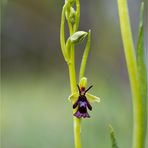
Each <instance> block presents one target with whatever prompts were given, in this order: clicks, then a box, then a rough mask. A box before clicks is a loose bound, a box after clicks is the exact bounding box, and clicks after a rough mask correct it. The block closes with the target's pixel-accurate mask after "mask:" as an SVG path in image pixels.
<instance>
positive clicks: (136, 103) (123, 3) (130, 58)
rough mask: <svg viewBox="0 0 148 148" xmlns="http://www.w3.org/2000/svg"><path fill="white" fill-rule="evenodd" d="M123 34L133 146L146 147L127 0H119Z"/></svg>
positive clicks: (136, 147)
mask: <svg viewBox="0 0 148 148" xmlns="http://www.w3.org/2000/svg"><path fill="white" fill-rule="evenodd" d="M118 9H119V18H120V26H121V34H122V40H123V45H124V52H125V57H126V62H127V67H128V74H129V79H130V85H131V91H132V97H133V118H134V120H133V148H144V141H145V136H144V112H143V108H142V97H141V95H140V90H139V82H138V73H137V66H136V57H135V53H134V45H133V39H132V33H131V28H130V21H129V14H128V5H127V0H118Z"/></svg>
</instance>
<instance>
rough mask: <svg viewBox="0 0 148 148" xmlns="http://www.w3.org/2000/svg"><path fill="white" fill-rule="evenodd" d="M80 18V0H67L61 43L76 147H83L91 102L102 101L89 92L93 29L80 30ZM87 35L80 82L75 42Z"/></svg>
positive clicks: (63, 12)
mask: <svg viewBox="0 0 148 148" xmlns="http://www.w3.org/2000/svg"><path fill="white" fill-rule="evenodd" d="M65 20H66V21H67V24H68V28H69V37H68V38H67V39H65V23H66V21H65ZM79 20H80V2H79V0H65V3H64V6H63V9H62V15H61V28H60V43H61V49H62V53H63V56H64V59H65V61H66V63H67V66H68V69H69V77H70V86H71V95H70V96H69V98H68V99H69V100H70V101H71V102H72V104H73V105H72V108H73V122H74V141H75V148H81V147H82V146H81V136H80V131H81V120H82V118H90V115H89V114H88V111H87V109H89V110H92V106H91V104H90V103H91V102H94V101H96V102H100V98H98V97H96V96H94V95H92V94H89V93H88V90H89V89H91V87H92V86H90V87H89V88H87V78H86V77H85V68H86V62H87V57H88V54H89V50H90V36H91V31H90V30H89V31H88V33H87V32H85V31H78V27H79ZM86 36H88V37H87V43H86V47H85V50H84V54H83V57H82V62H81V66H80V72H79V84H77V81H76V71H75V44H77V43H81V42H82V41H83V40H84V39H85V38H86Z"/></svg>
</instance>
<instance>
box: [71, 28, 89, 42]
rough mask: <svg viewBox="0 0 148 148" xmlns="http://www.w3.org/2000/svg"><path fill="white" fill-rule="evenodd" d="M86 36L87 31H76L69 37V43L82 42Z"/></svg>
mask: <svg viewBox="0 0 148 148" xmlns="http://www.w3.org/2000/svg"><path fill="white" fill-rule="evenodd" d="M86 36H87V32H85V31H77V32H75V33H74V34H73V35H72V36H70V37H69V40H70V41H71V43H75V44H76V43H80V42H82V41H83V40H84V39H85V37H86Z"/></svg>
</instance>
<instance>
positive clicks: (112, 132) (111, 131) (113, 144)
mask: <svg viewBox="0 0 148 148" xmlns="http://www.w3.org/2000/svg"><path fill="white" fill-rule="evenodd" d="M109 132H110V139H111V143H112V148H118V145H117V141H116V137H115V132H114V129H113V127H112V126H111V125H109Z"/></svg>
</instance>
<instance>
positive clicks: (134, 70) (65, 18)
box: [60, 0, 147, 148]
mask: <svg viewBox="0 0 148 148" xmlns="http://www.w3.org/2000/svg"><path fill="white" fill-rule="evenodd" d="M127 7H128V5H127V0H118V9H119V18H120V24H121V33H122V39H123V44H124V49H125V56H126V61H127V67H128V72H129V79H130V84H131V90H132V95H133V115H134V122H133V127H134V128H133V148H144V145H145V138H146V128H147V127H146V123H147V115H146V110H147V106H146V103H147V78H146V66H145V59H144V37H143V34H144V31H143V10H144V4H143V3H142V6H141V17H140V25H139V36H138V43H137V57H136V56H135V54H134V45H133V39H132V35H131V28H130V21H129V14H128V8H127ZM79 21H80V2H79V0H65V3H64V6H63V9H62V14H61V26H60V43H61V49H62V54H63V56H64V59H65V61H66V63H67V66H68V70H69V77H70V87H71V95H70V96H69V98H68V100H70V101H71V102H72V108H73V122H74V141H75V148H81V147H82V146H81V132H80V131H81V120H82V118H90V115H89V113H88V109H89V110H90V111H91V110H92V106H91V103H92V102H95V101H96V102H100V98H99V97H96V96H94V95H92V94H90V93H88V91H89V90H90V89H91V88H92V85H91V86H90V87H88V88H87V78H86V77H85V69H86V63H87V58H88V54H89V51H90V41H91V40H90V39H91V31H90V30H89V31H88V32H85V31H78V27H79ZM66 23H67V25H68V29H69V37H67V38H66V37H65V24H66ZM86 37H87V43H86V46H85V50H84V53H83V57H82V61H81V66H80V71H79V81H78V83H77V81H76V71H75V44H78V43H81V42H83V40H84V39H85V38H86ZM109 128H110V137H111V141H112V147H113V148H118V146H117V142H116V138H115V134H114V130H113V128H112V126H111V125H110V126H109Z"/></svg>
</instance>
